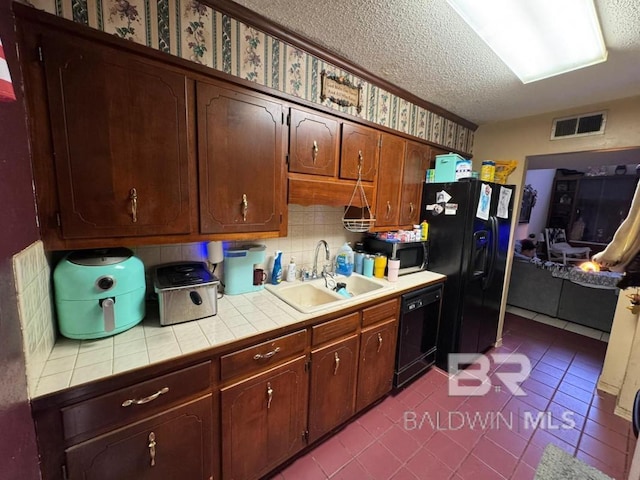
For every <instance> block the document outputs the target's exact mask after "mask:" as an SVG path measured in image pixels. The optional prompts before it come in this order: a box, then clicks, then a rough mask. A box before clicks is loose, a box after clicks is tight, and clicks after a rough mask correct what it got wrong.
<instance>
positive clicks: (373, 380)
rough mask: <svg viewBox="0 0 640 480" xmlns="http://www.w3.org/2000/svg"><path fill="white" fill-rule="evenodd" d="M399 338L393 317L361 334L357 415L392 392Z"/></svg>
mask: <svg viewBox="0 0 640 480" xmlns="http://www.w3.org/2000/svg"><path fill="white" fill-rule="evenodd" d="M397 336H398V320H397V319H396V318H394V317H391V318H389V319H388V320H386V321H383V322H381V323H377V324H375V325H373V326H371V327H369V328H366V329H363V330H362V333H361V338H360V343H361V345H360V364H359V366H358V387H357V392H356V411H360V410H362V409H363V408H365V407H366V406H368V405H371V404H372V403H373V402H375V401H376V400H378V399H379V398H381V397H382V396H383V395H385V394H386V393H388V392H389V391H390V390H391V385H392V382H393V368H394V366H395V358H396V343H397Z"/></svg>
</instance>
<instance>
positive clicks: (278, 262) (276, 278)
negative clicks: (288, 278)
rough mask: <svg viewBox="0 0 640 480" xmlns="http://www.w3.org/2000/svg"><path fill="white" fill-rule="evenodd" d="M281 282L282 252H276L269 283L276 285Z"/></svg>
mask: <svg viewBox="0 0 640 480" xmlns="http://www.w3.org/2000/svg"><path fill="white" fill-rule="evenodd" d="M281 282H282V251H281V250H276V254H275V256H274V260H273V271H272V272H271V283H272V284H274V285H277V284H279V283H281Z"/></svg>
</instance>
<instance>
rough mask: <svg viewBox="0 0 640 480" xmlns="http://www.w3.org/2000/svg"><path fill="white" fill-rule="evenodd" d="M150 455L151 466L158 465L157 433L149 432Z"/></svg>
mask: <svg viewBox="0 0 640 480" xmlns="http://www.w3.org/2000/svg"><path fill="white" fill-rule="evenodd" d="M149 456H150V457H151V466H152V467H155V466H156V434H155V433H153V432H151V433H150V434H149Z"/></svg>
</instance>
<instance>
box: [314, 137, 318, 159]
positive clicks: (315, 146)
mask: <svg viewBox="0 0 640 480" xmlns="http://www.w3.org/2000/svg"><path fill="white" fill-rule="evenodd" d="M317 158H318V142H316V141H315V140H314V141H313V164H314V165H315V164H316V159H317Z"/></svg>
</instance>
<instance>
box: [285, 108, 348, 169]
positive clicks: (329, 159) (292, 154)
mask: <svg viewBox="0 0 640 480" xmlns="http://www.w3.org/2000/svg"><path fill="white" fill-rule="evenodd" d="M290 115H291V117H290V127H289V132H290V133H289V171H290V172H296V173H308V174H312V175H325V176H329V177H333V176H335V175H336V174H337V165H338V158H339V155H340V123H339V122H338V120H337V119H335V118H331V117H329V116H326V115H320V114H317V113H312V112H310V111H307V110H300V109H297V108H292V109H291V113H290Z"/></svg>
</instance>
